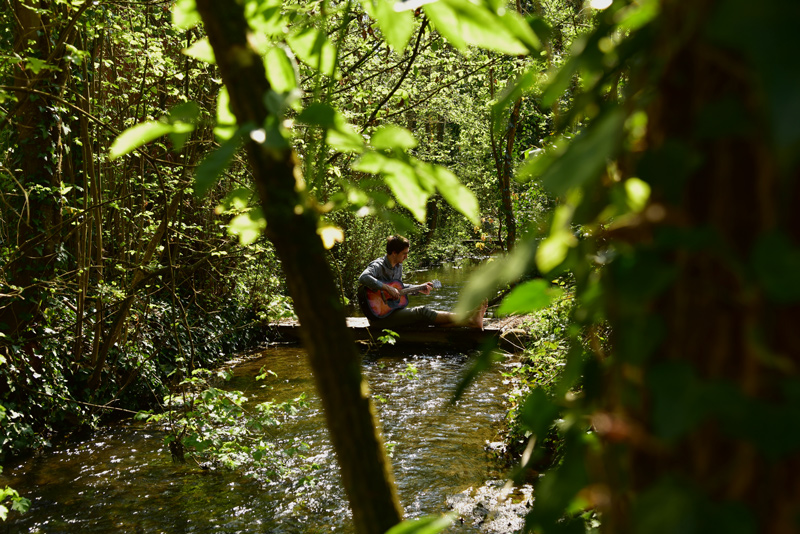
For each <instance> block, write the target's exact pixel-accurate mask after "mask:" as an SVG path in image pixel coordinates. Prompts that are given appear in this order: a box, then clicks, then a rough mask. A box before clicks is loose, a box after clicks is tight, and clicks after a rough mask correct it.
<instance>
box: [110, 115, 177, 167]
mask: <svg viewBox="0 0 800 534" xmlns="http://www.w3.org/2000/svg"><path fill="white" fill-rule="evenodd" d="M172 129H173V128H172V125H171V124H169V123H167V122H163V121H147V122H143V123H141V124H137V125H135V126H131V127H130V128H128V129H127V130H125V131H124V132H122V133H121V134H119V135H118V136H117V138H116V139H115V140H114V142H113V143H112V144H111V148H110V149H109V154H108V158H109V159H110V160H112V161H113V160H115V159H117V158H119V157H122V156H124V155H125V154H129V153H131V152H133V151H134V150H136V149H137V148H139V147H141V146H143V145H146V144H147V143H149V142H150V141H152V140H154V139H157V138H159V137H161V136H162V135H164V134H168V133H170V132H171V131H172Z"/></svg>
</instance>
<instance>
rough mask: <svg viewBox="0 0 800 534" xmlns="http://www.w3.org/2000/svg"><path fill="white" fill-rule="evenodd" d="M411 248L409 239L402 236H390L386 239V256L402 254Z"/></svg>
mask: <svg viewBox="0 0 800 534" xmlns="http://www.w3.org/2000/svg"><path fill="white" fill-rule="evenodd" d="M408 247H409V243H408V239H406V238H405V237H403V236H401V235H390V236H389V237H388V238H387V239H386V254H394V253H395V252H402V251H404V250H405V249H407V248H408Z"/></svg>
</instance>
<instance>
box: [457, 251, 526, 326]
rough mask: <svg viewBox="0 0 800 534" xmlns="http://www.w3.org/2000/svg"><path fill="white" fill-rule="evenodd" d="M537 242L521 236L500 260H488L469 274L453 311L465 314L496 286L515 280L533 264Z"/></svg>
mask: <svg viewBox="0 0 800 534" xmlns="http://www.w3.org/2000/svg"><path fill="white" fill-rule="evenodd" d="M536 247H537V242H536V241H535V240H532V239H530V238H523V239H522V240H520V241H519V242H518V243H517V245H516V246H515V247H514V250H513V251H512V252H511V254H509V255H508V256H506V257H505V258H504V259H503V260H502V261H490V262H488V263H487V264H486V265H483V266H482V267H480V268H479V269H478V270H477V271H476V272H475V274H474V275H473V276H470V278H469V281H468V282H467V285H466V286H465V287H464V289H463V290H462V291H461V296H460V298H459V299H458V303H457V304H456V308H455V312H456V314H459V315H461V316H466V315H467V314H469V311H470V310H472V309H473V308H475V307H476V306H477V305H478V304H480V303H481V301H482V300H483V299H485V298H489V297H494V296H495V295H496V294H497V288H498V287H501V286H503V285H506V284H509V283H512V282H516V281H517V280H519V279H520V278H521V277H522V276H524V275H525V274H526V273H528V272H530V270H531V269H532V268H533V266H534V260H535V253H536Z"/></svg>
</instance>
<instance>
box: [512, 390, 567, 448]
mask: <svg viewBox="0 0 800 534" xmlns="http://www.w3.org/2000/svg"><path fill="white" fill-rule="evenodd" d="M558 413H559V408H558V406H557V405H556V404H555V403H554V402H553V401H552V400H551V399H550V397H549V396H548V395H547V393H545V391H544V390H543V389H541V388H536V389H534V390H531V392H530V393H529V394H528V397H527V398H526V399H525V402H523V403H522V407H521V408H520V412H519V415H520V421H521V422H522V424H523V425H525V427H526V428H527V429H528V430H530V431H531V433H532V434H534V435H536V437H537V439H539V440H542V439H544V437H545V436H546V435H547V432H548V431H549V430H550V427H551V426H553V423H554V422H555V420H556V418H557V417H558Z"/></svg>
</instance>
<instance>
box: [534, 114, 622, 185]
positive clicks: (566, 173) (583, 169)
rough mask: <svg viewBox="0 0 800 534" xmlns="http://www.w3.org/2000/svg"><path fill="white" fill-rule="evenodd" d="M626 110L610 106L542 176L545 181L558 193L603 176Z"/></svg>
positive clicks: (543, 181) (615, 147)
mask: <svg viewBox="0 0 800 534" xmlns="http://www.w3.org/2000/svg"><path fill="white" fill-rule="evenodd" d="M624 122H625V113H624V111H623V110H622V109H621V108H619V107H613V108H610V109H608V110H606V111H605V112H604V113H603V114H602V115H601V116H600V117H599V118H598V119H597V120H596V122H594V123H593V124H592V125H590V126H589V128H588V129H587V130H586V131H585V132H584V133H583V134H581V135H580V136H578V137H577V138H576V139H575V140H574V141H572V143H570V145H569V146H568V147H567V150H566V152H565V153H564V155H563V156H562V157H561V158H559V159H558V160H556V161H555V162H554V163H553V164H552V165H551V166H550V167H548V168H547V170H546V171H545V173H544V176H542V184H543V185H544V187H545V188H547V189H548V190H549V191H551V192H552V193H553V194H555V195H556V196H562V195H564V194H565V193H566V192H567V191H568V190H570V189H572V188H574V187H580V186H582V185H583V184H584V183H586V182H588V181H590V180H593V179H596V178H599V177H600V174H601V173H602V172H603V170H604V169H605V167H606V162H607V160H608V158H610V157H611V156H612V155H613V153H614V151H615V150H616V149H617V147H618V145H619V141H620V138H621V137H622V127H623V124H624Z"/></svg>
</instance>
